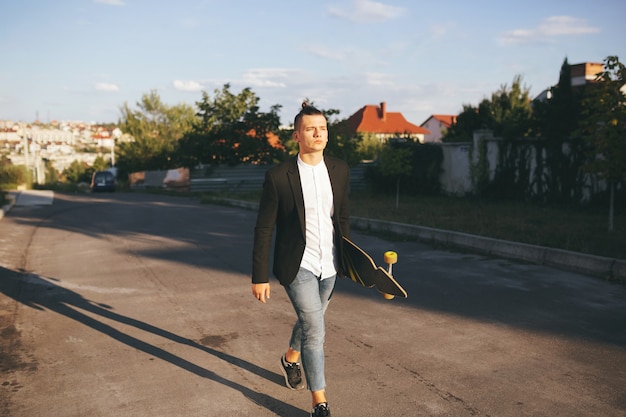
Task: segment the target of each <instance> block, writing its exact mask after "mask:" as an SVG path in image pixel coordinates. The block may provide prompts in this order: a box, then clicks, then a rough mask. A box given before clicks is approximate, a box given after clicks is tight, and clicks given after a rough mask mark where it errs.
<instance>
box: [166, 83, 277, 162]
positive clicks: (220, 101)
mask: <svg viewBox="0 0 626 417" xmlns="http://www.w3.org/2000/svg"><path fill="white" fill-rule="evenodd" d="M258 103H259V98H258V97H257V96H256V95H255V94H254V92H253V91H252V90H251V89H250V88H244V89H243V90H242V91H241V92H240V93H239V94H233V93H232V92H231V91H230V84H225V85H224V86H223V87H222V89H221V90H217V89H216V90H215V91H214V97H213V98H211V96H210V95H209V94H208V93H207V92H206V91H203V92H202V100H201V101H199V102H197V103H196V105H197V106H198V113H197V118H198V119H197V123H196V124H195V125H194V126H193V128H192V129H191V130H190V131H189V132H188V133H187V134H185V136H184V137H183V138H182V139H181V140H180V142H179V144H178V148H177V152H176V154H177V161H178V162H179V163H180V164H182V165H183V166H186V167H195V166H197V165H199V164H231V165H234V164H238V163H254V164H266V163H272V162H276V161H278V160H280V159H282V158H283V156H284V148H283V146H282V145H281V144H280V143H271V142H270V141H271V140H272V139H274V140H275V139H276V138H279V127H280V118H279V116H278V112H279V110H280V106H279V105H275V106H272V107H271V109H270V111H269V112H267V113H265V112H261V111H259V107H258Z"/></svg>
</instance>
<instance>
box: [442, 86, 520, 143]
mask: <svg viewBox="0 0 626 417" xmlns="http://www.w3.org/2000/svg"><path fill="white" fill-rule="evenodd" d="M529 94H530V90H529V88H528V87H525V86H523V85H522V77H521V76H520V75H516V76H515V77H514V78H513V83H512V84H511V86H508V85H506V84H505V85H502V86H500V88H499V89H498V90H497V91H496V92H494V93H492V94H491V97H490V98H485V99H483V100H482V101H481V102H480V103H479V105H478V106H477V107H475V106H472V105H469V104H465V105H463V111H461V113H460V114H459V115H458V117H457V119H456V123H455V124H453V125H452V126H451V127H450V128H449V129H448V130H447V131H446V133H445V134H444V136H443V138H442V141H443V142H471V141H472V139H473V135H474V132H475V131H476V130H480V129H489V130H491V131H493V133H494V135H495V136H498V137H504V138H507V139H508V138H518V137H523V136H526V135H527V134H528V132H529V131H530V127H531V120H532V119H531V116H532V107H531V100H530V96H529Z"/></svg>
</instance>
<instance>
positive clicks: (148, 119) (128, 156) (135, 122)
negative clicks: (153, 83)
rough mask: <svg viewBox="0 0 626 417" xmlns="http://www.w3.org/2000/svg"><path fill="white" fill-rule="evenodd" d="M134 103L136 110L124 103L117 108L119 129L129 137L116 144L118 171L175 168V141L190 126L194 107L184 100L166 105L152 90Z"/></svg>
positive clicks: (124, 173)
mask: <svg viewBox="0 0 626 417" xmlns="http://www.w3.org/2000/svg"><path fill="white" fill-rule="evenodd" d="M136 104H137V108H136V109H132V108H131V107H130V106H129V105H128V104H127V103H125V104H124V105H123V106H122V108H121V112H122V117H121V119H120V121H119V128H120V130H121V131H122V132H124V133H125V134H129V135H130V136H132V138H133V140H132V141H130V142H122V143H120V144H118V145H117V147H116V154H117V168H118V170H119V171H118V174H119V175H120V176H123V175H127V174H129V173H131V172H135V171H143V170H157V169H169V168H174V167H176V161H175V160H174V158H173V157H174V154H175V150H176V147H177V142H178V140H180V138H182V137H183V135H184V134H185V133H186V132H188V131H189V130H190V129H191V128H192V126H193V123H194V121H195V117H196V116H195V110H194V108H193V107H191V106H189V105H187V104H184V103H183V104H178V105H175V106H169V105H166V104H165V103H163V102H162V101H161V98H160V96H159V94H158V93H157V92H156V90H152V91H151V92H150V93H148V94H144V95H143V96H142V98H141V100H140V101H139V102H137V103H136Z"/></svg>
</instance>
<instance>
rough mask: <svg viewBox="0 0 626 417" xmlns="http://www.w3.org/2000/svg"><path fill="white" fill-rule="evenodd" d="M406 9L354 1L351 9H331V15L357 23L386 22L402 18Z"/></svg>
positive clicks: (359, 0)
mask: <svg viewBox="0 0 626 417" xmlns="http://www.w3.org/2000/svg"><path fill="white" fill-rule="evenodd" d="M405 10H406V9H404V8H402V7H397V6H391V5H389V4H384V3H380V2H377V1H371V0H353V1H352V5H351V6H350V7H349V8H341V7H331V8H330V9H329V10H328V11H329V12H330V14H331V15H334V16H337V17H340V18H342V19H347V20H350V21H352V22H356V23H371V22H384V21H386V20H391V19H394V18H396V17H399V16H401V15H402V14H403V13H404V12H405Z"/></svg>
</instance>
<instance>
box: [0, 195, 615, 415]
mask: <svg viewBox="0 0 626 417" xmlns="http://www.w3.org/2000/svg"><path fill="white" fill-rule="evenodd" d="M255 216H256V213H255V212H252V211H246V210H243V209H238V208H232V207H223V206H213V205H203V204H199V203H198V202H197V201H196V200H193V199H187V198H176V197H165V196H154V195H142V194H123V193H117V194H102V195H95V194H83V195H60V194H57V195H55V198H54V203H53V204H51V205H50V204H46V203H45V202H44V203H42V202H41V200H39V202H38V203H35V204H34V205H19V204H18V205H16V206H15V207H14V208H13V209H12V210H11V211H10V212H9V213H8V214H7V215H6V216H5V217H4V218H3V219H2V220H1V221H0V290H1V291H0V334H1V335H2V338H1V339H0V348H1V353H2V354H1V355H0V369H1V372H2V373H1V375H0V415H2V416H11V417H38V416H42V417H43V416H45V417H55V416H63V417H73V416H76V417H84V416H89V417H98V416H102V417H110V416H133V417H143V416H146V417H148V416H150V417H153V416H186V417H195V416H210V417H212V416H283V417H304V416H307V415H308V412H309V410H310V409H309V405H310V396H309V395H308V393H306V392H294V391H290V390H288V389H287V388H285V387H284V386H283V385H282V383H283V381H282V377H281V376H280V374H279V370H278V366H277V364H278V358H279V356H280V354H281V353H282V352H283V351H284V349H285V348H286V344H287V340H288V337H289V334H290V328H291V325H292V324H293V321H294V320H295V315H294V313H293V311H292V309H291V306H290V304H289V301H288V300H287V297H286V295H285V293H284V290H283V289H282V288H281V287H280V285H278V283H277V282H276V281H273V286H272V290H273V292H272V298H271V300H270V302H269V303H268V304H267V305H262V304H261V303H259V302H257V301H256V300H254V299H253V297H252V296H251V293H250V279H249V274H250V261H251V245H252V232H253V227H254V220H255ZM352 238H353V240H355V241H356V242H357V243H359V244H360V245H361V246H363V247H364V248H366V249H367V250H368V251H369V252H370V253H371V254H372V255H374V256H377V255H378V254H380V256H379V258H382V253H383V252H384V251H386V250H395V251H397V252H398V254H399V262H398V264H397V265H396V266H395V267H394V273H395V276H396V278H397V279H398V280H399V281H400V282H401V283H402V284H404V286H405V288H406V289H407V291H408V293H409V298H408V299H406V300H403V299H394V300H392V301H387V300H384V299H383V298H382V297H381V296H379V295H378V294H377V293H376V292H375V291H373V290H367V289H364V288H362V287H358V286H357V285H355V284H353V283H351V282H349V281H347V280H341V281H339V283H338V285H337V289H336V291H335V294H334V296H333V301H332V303H331V305H330V307H329V310H328V313H327V327H328V328H327V343H326V344H327V348H326V354H327V382H328V387H327V391H328V398H329V401H330V404H331V410H332V412H333V416H335V417H340V416H344V417H357V416H359V417H367V416H391V417H399V416H453V417H464V416H485V417H486V416H492V417H493V416H516V417H517V416H546V417H548V416H549V417H558V416H564V417H565V416H567V417H570V416H593V417H599V416H607V417H610V416H626V390H625V389H624V387H625V386H626V349H625V348H626V287H625V286H623V285H619V284H611V283H607V282H604V281H602V280H599V279H597V278H591V277H586V276H583V275H578V274H574V273H570V272H563V271H559V270H555V269H551V268H547V267H543V266H535V265H528V264H522V263H514V262H510V261H505V260H501V259H489V258H485V257H482V256H477V255H470V254H462V253H455V252H451V251H447V250H443V249H438V248H433V247H429V246H426V245H423V244H419V243H412V242H390V241H385V240H382V239H379V238H376V237H372V236H367V235H364V234H360V233H353V235H352Z"/></svg>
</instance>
